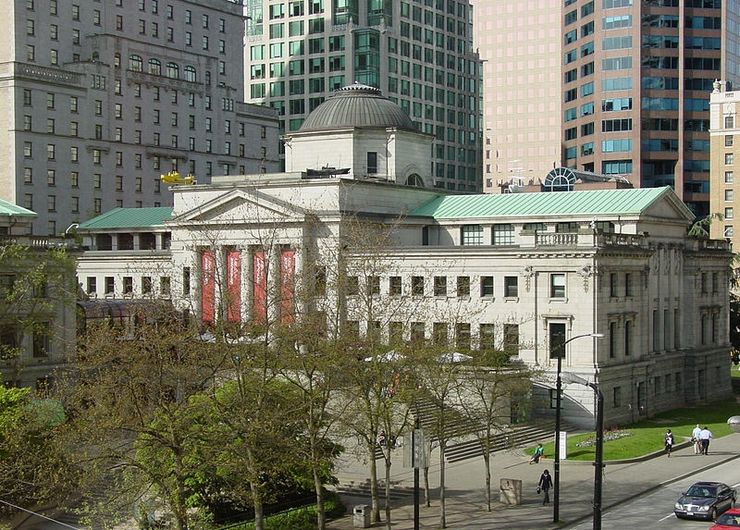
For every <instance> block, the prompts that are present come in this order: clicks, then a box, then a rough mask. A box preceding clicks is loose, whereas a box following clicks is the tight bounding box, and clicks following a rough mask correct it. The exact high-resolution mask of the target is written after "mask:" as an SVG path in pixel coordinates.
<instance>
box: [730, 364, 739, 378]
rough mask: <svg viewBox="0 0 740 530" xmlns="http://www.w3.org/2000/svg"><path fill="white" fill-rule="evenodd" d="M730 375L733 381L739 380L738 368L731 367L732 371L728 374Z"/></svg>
mask: <svg viewBox="0 0 740 530" xmlns="http://www.w3.org/2000/svg"><path fill="white" fill-rule="evenodd" d="M730 373H731V374H732V378H733V379H740V366H735V365H734V364H733V365H732V370H731V372H730Z"/></svg>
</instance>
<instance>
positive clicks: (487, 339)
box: [479, 324, 496, 350]
mask: <svg viewBox="0 0 740 530" xmlns="http://www.w3.org/2000/svg"><path fill="white" fill-rule="evenodd" d="M494 332H495V325H494V324H481V325H480V337H479V340H480V349H481V350H493V349H495V347H496V344H495V337H494Z"/></svg>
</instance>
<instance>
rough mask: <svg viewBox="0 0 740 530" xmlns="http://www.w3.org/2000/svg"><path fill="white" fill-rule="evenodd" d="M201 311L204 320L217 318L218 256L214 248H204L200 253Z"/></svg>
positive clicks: (211, 320) (210, 320)
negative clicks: (214, 252)
mask: <svg viewBox="0 0 740 530" xmlns="http://www.w3.org/2000/svg"><path fill="white" fill-rule="evenodd" d="M200 266H201V278H200V282H201V283H200V313H201V319H202V320H203V322H208V323H213V322H214V321H215V320H216V304H215V298H216V258H215V256H214V254H213V251H212V250H204V251H203V252H202V253H201V255H200Z"/></svg>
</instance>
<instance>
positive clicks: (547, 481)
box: [537, 469, 552, 506]
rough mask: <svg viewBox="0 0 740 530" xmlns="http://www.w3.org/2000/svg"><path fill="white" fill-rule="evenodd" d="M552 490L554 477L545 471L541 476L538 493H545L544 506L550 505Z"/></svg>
mask: <svg viewBox="0 0 740 530" xmlns="http://www.w3.org/2000/svg"><path fill="white" fill-rule="evenodd" d="M550 488H552V477H551V476H550V472H549V471H548V470H547V469H545V470H544V471H543V472H542V475H540V481H539V482H538V483H537V493H539V492H540V491H542V492H544V494H545V498H544V499H543V500H542V506H544V505H545V504H550Z"/></svg>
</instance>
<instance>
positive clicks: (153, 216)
mask: <svg viewBox="0 0 740 530" xmlns="http://www.w3.org/2000/svg"><path fill="white" fill-rule="evenodd" d="M170 217H172V207H169V206H161V207H158V208H115V209H113V210H111V211H109V212H105V213H104V214H102V215H99V216H97V217H93V218H92V219H89V220H87V221H85V222H84V223H81V224H80V230H110V229H115V228H152V227H156V226H162V225H163V224H164V222H165V221H166V220H168V219H169V218H170Z"/></svg>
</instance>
